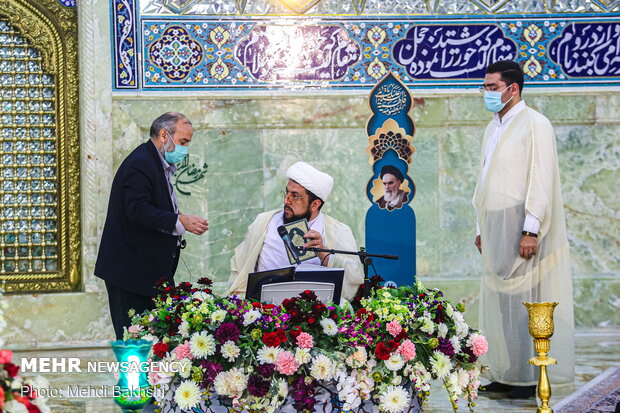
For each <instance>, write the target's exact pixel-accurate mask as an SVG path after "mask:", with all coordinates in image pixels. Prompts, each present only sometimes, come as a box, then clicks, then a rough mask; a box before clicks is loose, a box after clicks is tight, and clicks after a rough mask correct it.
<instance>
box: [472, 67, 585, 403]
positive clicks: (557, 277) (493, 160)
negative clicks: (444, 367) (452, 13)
mask: <svg viewBox="0 0 620 413" xmlns="http://www.w3.org/2000/svg"><path fill="white" fill-rule="evenodd" d="M523 78H524V76H523V70H522V68H521V66H519V65H518V64H517V63H516V62H513V61H509V60H504V61H498V62H495V63H493V64H491V65H490V66H489V67H488V68H487V70H486V76H485V79H484V84H483V86H482V87H481V91H482V92H483V93H484V103H485V107H486V108H487V110H489V111H491V112H494V115H493V120H492V121H491V122H490V123H489V125H488V126H487V128H486V131H485V133H484V141H483V145H482V154H481V161H480V175H479V177H478V182H477V185H476V191H475V194H474V198H473V204H474V208H475V209H476V213H477V219H478V227H477V229H478V232H477V236H476V239H475V245H476V247H477V248H478V250H479V251H480V253H481V254H482V260H483V275H482V280H481V288H480V320H479V321H480V325H479V327H480V330H481V331H482V333H483V334H485V335H486V337H487V339H488V341H489V353H488V355H487V358H486V360H483V363H486V364H488V366H489V367H490V371H489V372H488V374H487V378H488V379H490V380H491V384H489V385H487V386H486V391H493V392H500V393H506V394H507V396H508V397H509V398H527V397H532V396H534V394H535V390H536V383H537V380H538V369H537V368H535V367H534V366H531V365H529V364H528V363H527V361H528V359H529V358H530V357H533V356H534V355H535V353H534V348H533V344H532V338H531V337H530V335H529V333H528V316H527V311H526V309H525V307H524V306H523V305H522V303H523V302H552V301H557V302H559V303H560V304H559V305H558V306H557V307H556V309H555V313H554V321H555V334H554V336H553V337H552V340H551V351H550V356H552V357H554V358H556V359H557V360H558V365H557V366H550V367H549V370H548V371H549V375H550V377H551V380H552V381H554V382H556V383H562V382H572V381H573V377H574V337H573V335H574V324H573V284H572V276H571V270H570V256H569V248H568V240H567V237H566V227H565V220H564V209H563V203H562V193H561V186H560V174H559V168H558V158H557V151H556V144H555V134H554V132H553V127H552V126H551V123H550V122H549V120H548V119H547V118H546V117H545V116H543V115H542V114H540V113H538V112H536V111H535V110H533V109H531V108H529V107H527V106H526V104H525V101H523V100H522V99H521V92H522V91H523Z"/></svg>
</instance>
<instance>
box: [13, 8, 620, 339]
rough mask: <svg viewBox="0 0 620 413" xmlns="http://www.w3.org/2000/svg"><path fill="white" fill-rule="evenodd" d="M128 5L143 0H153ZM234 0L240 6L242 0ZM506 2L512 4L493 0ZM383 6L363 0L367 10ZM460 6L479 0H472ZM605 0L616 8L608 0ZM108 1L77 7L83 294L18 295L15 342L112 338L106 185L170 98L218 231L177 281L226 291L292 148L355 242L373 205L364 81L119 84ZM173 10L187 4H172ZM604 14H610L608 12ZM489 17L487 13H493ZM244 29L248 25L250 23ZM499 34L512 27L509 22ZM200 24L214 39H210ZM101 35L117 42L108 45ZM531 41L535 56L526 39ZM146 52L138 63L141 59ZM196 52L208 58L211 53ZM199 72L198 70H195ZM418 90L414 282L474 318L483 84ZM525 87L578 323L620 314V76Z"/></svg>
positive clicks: (611, 321)
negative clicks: (563, 225)
mask: <svg viewBox="0 0 620 413" xmlns="http://www.w3.org/2000/svg"><path fill="white" fill-rule="evenodd" d="M162 2H164V3H166V4H168V5H174V4H182V3H183V2H179V1H170V2H166V1H165V0H162ZM122 3H123V4H130V5H133V6H132V7H138V6H140V7H141V6H142V5H143V4H146V3H140V4H137V5H135V4H134V3H132V2H131V0H126V1H123V2H122ZM156 3H157V2H149V3H148V4H146V5H147V6H148V5H151V6H153V5H155V6H156V5H157V4H156ZM202 3H204V2H195V4H196V5H200V4H202ZM237 3H238V2H231V4H232V5H233V7H236V6H235V4H237ZM337 3H338V2H337ZM341 3H344V2H341ZM353 3H356V2H353ZM397 3H398V4H400V3H399V2H394V4H397ZM401 3H402V4H412V3H413V2H401ZM427 3H433V4H435V3H439V2H427ZM456 3H459V2H456ZM456 3H455V4H456ZM480 3H484V4H487V3H486V2H482V1H481V2H480ZM500 3H501V4H504V5H507V4H509V3H511V2H489V3H488V4H487V5H489V4H491V5H492V4H500ZM512 3H516V2H512ZM528 3H537V2H528ZM541 3H543V2H541ZM557 3H558V4H559V3H562V2H560V1H558V2H557ZM162 4H163V3H162ZM320 4H321V3H319V5H320ZM333 4H335V3H333ZM356 4H358V6H359V4H360V2H357V3H356ZM377 4H378V2H375V1H370V0H368V1H367V2H365V7H368V6H369V5H371V6H372V7H375V6H376V5H377ZM425 4H426V3H425ZM459 4H461V5H464V6H467V7H475V8H477V7H478V6H476V5H475V4H477V3H475V2H460V3H459ZM580 4H583V5H586V6H587V7H590V8H591V9H590V10H589V12H590V13H593V12H603V11H604V10H602V9H601V8H600V7H599V5H597V4H598V3H595V2H580ZM601 4H605V5H606V6H607V7H608V8H609V7H610V5H611V4H612V2H603V3H601ZM472 5H473V6H472ZM108 6H109V3H108V2H106V1H103V0H83V1H82V2H81V3H80V8H79V10H80V24H81V26H80V27H81V34H80V36H81V38H80V44H81V45H82V46H81V47H82V48H81V50H80V61H81V66H80V76H81V102H80V103H81V108H82V121H81V122H82V123H81V125H80V130H81V151H82V170H81V172H82V178H81V179H82V222H83V228H82V233H83V250H82V255H83V266H82V273H83V279H84V291H83V292H81V293H73V294H48V295H38V296H30V295H28V296H12V297H8V298H7V301H8V302H9V309H8V310H7V312H6V315H7V321H8V323H9V326H8V328H7V329H6V331H5V332H3V333H2V334H3V335H4V336H5V337H6V339H7V342H8V344H9V346H11V347H14V348H18V347H22V348H23V347H42V346H46V345H47V346H72V345H76V346H77V345H93V344H105V342H106V340H108V339H110V338H112V329H111V328H110V326H109V323H110V322H109V318H108V317H109V316H108V310H107V300H106V295H105V289H104V288H103V286H102V284H101V282H99V280H97V279H96V278H95V277H94V276H93V275H92V271H93V267H94V262H95V258H96V253H97V247H98V242H99V237H100V234H101V229H102V227H103V222H104V219H105V210H106V205H107V198H108V194H109V187H110V183H111V180H112V177H113V174H114V172H115V170H116V168H117V167H118V165H119V164H120V162H121V161H122V159H123V157H124V156H125V155H126V154H127V153H129V151H131V149H133V148H134V147H135V146H136V145H137V144H138V143H140V142H142V141H143V140H145V139H147V130H148V127H149V126H150V122H151V120H152V119H154V118H155V117H156V116H157V115H159V114H161V113H162V112H165V111H168V110H178V111H181V112H184V113H185V114H186V115H188V117H190V119H191V120H192V121H193V123H194V125H195V138H194V141H193V142H192V145H191V147H190V157H189V162H187V163H186V164H185V165H183V168H182V171H181V172H182V173H181V174H180V175H179V176H177V180H176V187H177V190H179V193H180V195H179V202H180V204H181V208H182V210H184V211H188V212H192V213H199V214H203V215H205V216H207V217H208V219H209V221H210V229H209V231H208V232H207V234H205V235H204V236H202V237H197V236H193V235H189V236H188V243H189V245H188V248H187V249H186V250H185V251H184V253H183V257H184V258H183V262H181V263H180V265H179V270H178V276H177V278H178V280H191V279H193V280H195V279H197V278H198V277H200V276H203V275H208V276H211V277H213V278H214V279H215V280H216V283H217V289H218V290H219V291H223V290H224V288H225V285H226V281H227V277H228V262H229V259H230V257H231V254H232V249H233V248H234V246H235V245H236V244H238V243H239V242H240V241H241V239H242V237H243V235H244V232H245V230H246V228H247V225H248V224H249V223H250V222H251V220H252V219H253V218H254V216H255V215H256V214H257V213H259V212H260V211H263V210H266V209H268V208H275V207H278V206H279V205H280V203H281V200H280V199H279V198H280V197H279V195H278V194H279V193H280V191H281V189H282V187H283V186H284V184H285V178H284V171H285V170H286V168H287V167H288V166H289V165H290V164H292V163H293V162H294V161H296V160H297V159H305V160H307V161H309V162H313V163H315V164H317V165H318V166H319V167H320V168H321V169H324V170H326V171H327V172H329V173H331V174H333V176H334V177H335V179H336V186H335V189H334V192H333V195H332V196H331V198H330V200H329V202H328V204H327V205H326V207H325V212H327V213H329V214H331V215H333V216H335V217H336V218H338V219H340V220H342V221H344V222H346V223H348V224H349V225H350V226H351V228H352V229H353V232H354V234H355V236H356V238H357V240H358V242H361V241H363V239H364V228H363V221H364V215H365V212H366V209H367V208H368V207H369V205H370V204H369V202H368V200H367V198H366V196H365V187H366V183H367V181H368V179H369V177H370V175H371V168H370V166H369V165H368V163H367V155H366V154H365V152H364V150H365V148H366V145H367V139H366V136H365V131H364V128H365V124H366V121H367V119H368V116H369V113H370V111H369V109H368V107H367V103H366V97H365V95H366V92H365V90H364V88H363V87H356V88H355V90H352V89H351V90H346V88H341V89H338V91H337V92H333V91H331V89H329V88H327V87H325V86H322V85H319V86H318V88H312V87H309V88H305V87H296V86H293V87H291V86H290V85H289V86H288V87H282V88H276V90H274V89H273V88H269V90H266V91H264V92H262V93H259V92H253V91H245V90H244V91H232V90H228V91H214V90H213V89H208V88H207V89H205V88H202V89H187V88H186V90H184V91H181V90H178V89H177V90H174V91H172V90H163V88H159V90H156V89H157V88H153V89H152V90H151V89H149V88H148V87H147V84H146V83H144V82H142V81H143V80H144V79H143V78H140V77H138V76H141V74H140V73H139V71H138V72H136V73H135V74H134V81H135V82H138V83H136V85H137V87H138V88H139V89H137V91H136V90H134V91H133V92H132V91H127V90H120V87H119V84H118V80H119V78H118V77H117V73H116V72H114V71H113V70H112V69H113V68H115V65H116V64H117V62H116V61H115V59H116V57H113V56H115V51H114V47H115V45H116V43H114V41H112V39H114V35H113V30H114V24H113V23H114V20H113V19H112V18H111V17H110V13H109V9H108ZM155 6H153V7H155ZM586 6H584V7H586ZM162 7H163V6H162ZM247 7H257V6H256V2H252V1H251V0H248V1H247V4H246V12H247V10H248V9H247ZM489 7H490V6H489ZM614 7H615V6H614ZM166 10H170V9H166ZM611 10H617V9H611ZM584 11H588V10H584ZM466 13H474V12H472V11H467V12H466ZM169 14H170V15H171V16H172V17H174V16H177V14H174V13H173V12H172V11H170V12H169ZM609 16H610V14H609V12H608V11H605V13H604V15H602V17H601V18H602V19H603V18H605V19H609ZM229 17H230V16H229ZM500 17H501V16H500ZM534 17H535V18H538V17H540V16H534ZM534 17H533V18H531V19H530V20H532V19H534ZM150 18H152V19H155V17H150ZM175 18H176V17H175ZM188 18H194V19H199V18H200V17H191V16H189V17H188ZM478 18H485V19H487V20H488V16H486V15H485V16H481V15H478ZM157 19H162V17H161V16H159V15H158V17H157ZM130 23H131V24H136V30H137V28H138V23H139V21H138V20H133V21H132V22H130ZM229 23H230V22H228V23H226V24H229ZM384 23H385V24H387V23H389V22H384ZM384 23H382V24H384ZM165 25H166V26H165V27H168V26H169V25H170V23H169V22H166V23H165ZM140 27H142V28H144V26H143V25H141V26H140ZM254 27H256V25H255V26H254ZM385 27H387V26H385ZM461 27H463V26H461ZM610 27H611V26H610ZM522 29H524V28H523V27H522V28H521V29H519V30H522ZM141 30H142V29H141ZM244 30H246V31H245V32H244V33H245V35H247V33H248V30H250V28H245V29H244ZM347 33H349V34H348V36H353V35H354V34H351V33H350V32H347ZM392 33H393V32H392ZM404 33H405V30H404V29H402V30H401V32H400V35H399V36H401V38H403V37H404V36H405V34H404ZM502 33H503V35H504V36H507V37H509V36H510V34H509V32H508V31H507V30H504V29H503V30H502ZM521 33H522V32H521ZM161 35H162V32H160V33H158V36H160V37H161ZM203 36H209V39H210V35H207V34H203ZM390 36H392V35H390ZM392 37H394V36H392ZM106 38H109V39H111V41H110V42H101V39H106ZM153 39H155V37H154V38H153ZM394 39H395V37H394ZM394 39H393V43H390V44H391V45H393V44H395V43H394V42H395V41H396V40H394ZM358 40H359V39H358ZM517 44H519V45H522V43H517ZM548 44H550V43H548ZM364 47H367V46H363V47H362V51H363V48H364ZM369 47H371V51H372V50H374V49H373V47H374V46H369ZM519 47H520V46H519ZM214 53H215V49H214ZM519 53H521V51H519ZM523 53H525V54H526V56H530V55H532V54H530V51H529V50H527V49H526V50H524V51H523ZM128 56H130V57H132V56H131V55H130V54H128ZM215 56H217V55H214V59H215ZM225 57H226V56H225V55H224V58H225ZM132 58H135V55H134V56H133V57H132ZM224 58H223V60H225V59H224ZM537 59H538V57H537ZM138 60H139V59H136V61H138ZM147 64H148V63H147V62H146V61H143V64H142V66H141V67H142V68H143V69H144V68H146V67H147ZM201 64H203V65H206V66H204V67H206V68H207V69H208V63H205V62H204V61H203V62H202V63H201ZM614 64H615V63H614ZM140 70H142V69H140ZM157 70H163V69H157ZM192 70H194V72H192V73H193V74H190V75H188V77H189V76H192V77H195V76H196V74H195V73H196V71H195V69H192ZM234 70H235V69H234V67H233V68H232V70H231V73H232V72H234ZM359 70H361V69H359ZM400 70H404V69H400ZM190 72H191V71H190ZM350 72H351V70H349V76H351V74H350ZM209 73H210V72H209ZM402 73H403V76H404V72H402ZM541 81H543V82H544V79H543V80H541ZM141 82H142V83H141ZM231 82H232V80H231ZM476 82H478V81H476ZM368 83H370V81H369V80H368ZM465 83H467V82H464V83H463V84H464V85H465ZM422 86H423V85H422ZM364 87H365V86H364ZM113 88H115V89H116V90H117V91H116V92H113V91H112V90H113ZM412 92H413V95H414V97H415V107H414V108H413V110H412V113H411V115H412V117H413V119H414V121H415V122H416V128H417V132H416V135H415V136H414V140H413V144H414V146H415V147H416V149H417V152H416V153H415V155H414V160H413V163H412V166H411V168H410V175H411V177H412V178H413V179H414V180H415V182H416V185H417V194H416V197H415V199H414V200H413V201H412V202H411V204H410V205H411V207H412V208H413V209H414V210H415V212H416V216H417V272H418V278H419V279H420V280H422V281H423V282H424V283H426V284H427V285H430V286H435V287H438V288H442V289H443V290H444V291H446V293H447V295H448V296H450V297H453V298H458V299H464V300H465V301H466V302H467V303H468V304H469V311H468V312H467V313H466V315H467V318H468V319H469V321H472V322H474V324H475V320H476V318H477V317H476V316H477V309H476V308H477V296H478V291H477V290H478V288H479V284H478V275H477V274H478V271H479V268H480V267H479V266H480V261H479V256H478V254H477V252H476V250H475V247H474V246H473V242H472V241H473V236H474V231H475V228H474V216H473V211H472V207H471V202H470V200H471V195H472V192H473V188H474V183H475V173H476V168H477V162H478V156H479V150H480V134H481V130H482V127H483V126H484V125H485V124H486V122H487V121H488V120H489V118H490V116H489V114H488V113H487V112H486V111H485V110H484V108H483V106H482V102H481V97H480V95H478V94H477V93H476V92H474V91H469V90H460V91H453V90H443V91H437V90H431V89H429V88H425V87H420V88H418V87H416V86H415V85H413V87H412ZM525 99H526V102H527V103H528V104H529V105H531V106H532V107H534V108H536V109H539V110H541V111H542V112H543V113H545V114H546V115H547V116H548V117H549V118H550V119H551V121H552V122H553V124H554V125H555V127H556V133H557V138H558V150H559V157H560V162H561V173H562V179H563V189H564V197H565V204H566V213H567V224H568V230H569V237H570V242H571V246H572V250H571V251H572V258H573V274H574V277H575V287H576V288H575V310H576V322H577V324H578V325H582V326H591V325H603V326H604V325H620V316H619V314H620V311H618V308H619V307H620V264H619V262H620V256H619V255H620V253H619V252H618V251H619V249H618V235H617V234H618V233H620V224H619V220H620V204H619V201H618V196H617V194H616V192H617V191H616V187H617V183H616V182H617V181H618V180H619V179H620V173H619V169H620V161H619V159H620V156H619V155H620V154H619V153H618V152H619V151H620V149H619V148H620V134H619V133H618V130H619V128H620V115H619V113H620V93H619V92H618V90H617V88H613V87H607V88H595V89H592V88H588V87H575V88H556V89H551V90H547V89H545V88H541V87H537V88H535V87H530V88H527V87H526V91H525ZM78 315H79V322H76V320H77V319H78Z"/></svg>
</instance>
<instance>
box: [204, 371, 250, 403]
mask: <svg viewBox="0 0 620 413" xmlns="http://www.w3.org/2000/svg"><path fill="white" fill-rule="evenodd" d="M247 384H248V377H247V376H246V375H245V374H243V370H242V369H239V368H237V367H233V368H232V369H230V370H229V371H223V372H221V373H219V374H218V375H217V376H215V380H214V381H213V387H214V388H215V392H216V393H217V394H219V395H220V396H227V397H236V398H239V397H240V396H241V394H242V393H243V390H245V388H246V386H247Z"/></svg>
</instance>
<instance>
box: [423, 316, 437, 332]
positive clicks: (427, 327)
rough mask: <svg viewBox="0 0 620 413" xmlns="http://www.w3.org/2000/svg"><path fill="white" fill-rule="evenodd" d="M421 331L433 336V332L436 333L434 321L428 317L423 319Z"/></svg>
mask: <svg viewBox="0 0 620 413" xmlns="http://www.w3.org/2000/svg"><path fill="white" fill-rule="evenodd" d="M420 330H422V331H424V332H425V333H428V334H433V331H435V323H433V320H431V319H430V318H428V317H423V318H422V325H421V326H420Z"/></svg>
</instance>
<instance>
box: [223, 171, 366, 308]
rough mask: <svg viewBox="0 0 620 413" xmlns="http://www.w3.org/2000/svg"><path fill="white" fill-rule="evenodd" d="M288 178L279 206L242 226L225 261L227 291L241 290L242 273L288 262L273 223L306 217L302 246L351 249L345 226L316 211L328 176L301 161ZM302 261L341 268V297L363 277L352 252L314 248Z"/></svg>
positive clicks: (354, 245) (327, 186) (243, 286)
mask: <svg viewBox="0 0 620 413" xmlns="http://www.w3.org/2000/svg"><path fill="white" fill-rule="evenodd" d="M286 177H287V178H288V183H287V185H286V193H285V196H284V205H283V208H282V209H280V210H274V211H269V212H263V213H262V214H260V215H258V216H257V217H256V219H255V220H254V222H253V223H252V224H251V225H250V227H249V228H248V233H247V234H246V237H245V240H244V241H243V242H242V243H241V244H240V245H239V246H238V247H237V248H235V255H234V256H233V257H232V259H231V261H230V281H231V286H230V288H229V290H228V294H236V295H242V294H245V290H246V286H247V282H248V274H249V273H251V272H255V271H267V270H272V269H276V268H282V267H286V266H290V265H291V263H290V261H289V259H288V255H287V251H286V248H285V246H284V243H283V242H282V238H281V237H280V235H278V231H277V229H278V227H279V226H281V225H283V224H286V223H289V222H293V221H297V220H299V219H303V218H306V219H307V220H308V226H309V227H310V231H308V232H307V233H306V234H305V235H304V238H305V239H306V241H307V242H306V243H305V244H304V246H305V247H306V248H309V247H314V248H330V249H339V250H345V251H357V243H356V242H355V238H353V234H352V232H351V229H350V228H349V227H348V226H347V225H345V224H343V223H341V222H339V221H337V220H335V219H334V218H332V217H330V216H329V215H325V214H323V213H322V212H321V208H322V207H323V205H324V204H325V201H326V200H327V197H328V196H329V194H330V193H331V191H332V188H333V186H334V180H333V178H332V177H331V176H329V175H328V174H326V173H324V172H321V171H319V170H318V169H316V168H314V167H313V166H311V165H309V164H307V163H305V162H297V163H295V164H294V165H292V166H291V167H290V168H289V169H288V170H287V171H286ZM306 262H307V263H310V264H316V265H323V266H329V267H335V268H344V279H343V283H342V293H341V296H342V297H343V298H344V299H346V300H351V299H352V298H353V297H354V296H355V294H356V292H357V289H358V288H359V286H360V285H361V284H362V283H363V282H364V275H363V271H362V264H361V261H360V260H359V258H358V257H357V256H352V255H341V254H336V255H332V256H330V255H328V253H325V252H320V253H317V257H315V258H312V259H310V260H308V261H306Z"/></svg>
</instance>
